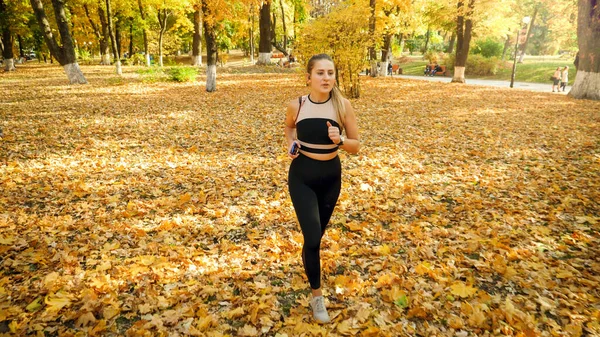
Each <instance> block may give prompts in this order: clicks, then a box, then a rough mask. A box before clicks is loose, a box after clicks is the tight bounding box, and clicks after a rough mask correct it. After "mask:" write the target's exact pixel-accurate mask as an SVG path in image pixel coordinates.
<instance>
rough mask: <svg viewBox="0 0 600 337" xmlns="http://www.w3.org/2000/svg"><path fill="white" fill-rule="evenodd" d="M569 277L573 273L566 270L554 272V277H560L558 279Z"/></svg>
mask: <svg viewBox="0 0 600 337" xmlns="http://www.w3.org/2000/svg"><path fill="white" fill-rule="evenodd" d="M571 277H573V273H571V272H570V271H568V270H563V271H561V272H559V273H558V274H556V278H560V279H563V278H571Z"/></svg>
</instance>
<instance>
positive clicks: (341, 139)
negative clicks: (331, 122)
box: [336, 136, 345, 146]
mask: <svg viewBox="0 0 600 337" xmlns="http://www.w3.org/2000/svg"><path fill="white" fill-rule="evenodd" d="M344 140H345V138H344V136H340V142H339V143H337V144H336V145H337V146H342V145H344Z"/></svg>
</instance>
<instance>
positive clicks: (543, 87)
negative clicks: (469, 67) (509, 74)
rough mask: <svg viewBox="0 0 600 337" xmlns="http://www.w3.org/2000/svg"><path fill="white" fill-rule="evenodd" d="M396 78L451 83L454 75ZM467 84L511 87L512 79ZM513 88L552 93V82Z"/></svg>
mask: <svg viewBox="0 0 600 337" xmlns="http://www.w3.org/2000/svg"><path fill="white" fill-rule="evenodd" d="M393 77H395V78H407V79H411V80H422V81H432V82H444V83H450V81H452V77H445V76H433V77H431V76H415V75H393ZM466 81H467V82H466V83H467V84H473V85H486V86H490V87H501V88H507V89H509V88H510V81H500V80H481V79H476V78H467V80H466ZM513 88H515V89H523V90H530V91H539V92H549V93H552V83H550V82H548V83H530V82H514V85H513ZM570 90H571V86H569V85H568V86H567V88H566V91H565V92H562V91H561V92H559V93H555V94H561V95H566V94H567V93H569V91H570Z"/></svg>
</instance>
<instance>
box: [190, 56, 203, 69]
mask: <svg viewBox="0 0 600 337" xmlns="http://www.w3.org/2000/svg"><path fill="white" fill-rule="evenodd" d="M192 66H194V67H202V55H198V56H194V55H192Z"/></svg>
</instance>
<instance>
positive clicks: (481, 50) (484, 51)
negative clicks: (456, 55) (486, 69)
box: [472, 37, 504, 57]
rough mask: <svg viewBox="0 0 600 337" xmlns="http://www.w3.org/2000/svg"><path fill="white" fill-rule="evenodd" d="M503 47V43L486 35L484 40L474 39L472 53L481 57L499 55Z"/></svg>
mask: <svg viewBox="0 0 600 337" xmlns="http://www.w3.org/2000/svg"><path fill="white" fill-rule="evenodd" d="M503 49H504V45H503V44H502V43H500V42H498V41H496V40H494V39H491V38H489V37H488V38H487V39H485V40H477V41H475V46H474V48H473V49H472V53H473V54H475V55H478V54H479V55H481V56H483V57H500V56H502V50H503Z"/></svg>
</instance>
